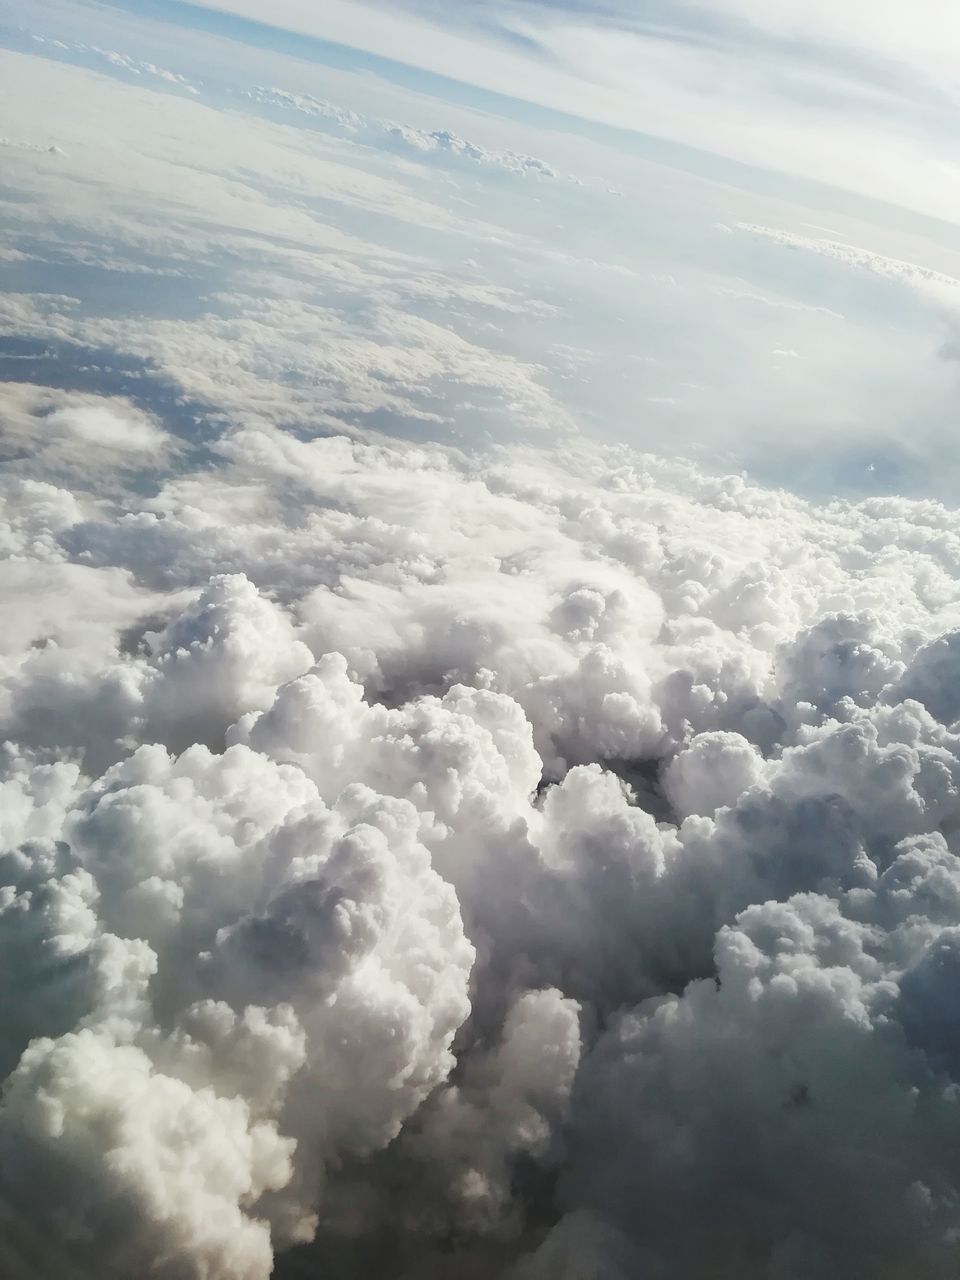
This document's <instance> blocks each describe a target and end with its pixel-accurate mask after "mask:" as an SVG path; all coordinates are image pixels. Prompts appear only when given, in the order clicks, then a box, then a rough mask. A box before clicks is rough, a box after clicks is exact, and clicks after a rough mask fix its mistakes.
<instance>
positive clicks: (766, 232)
mask: <svg viewBox="0 0 960 1280" xmlns="http://www.w3.org/2000/svg"><path fill="white" fill-rule="evenodd" d="M737 226H738V228H739V230H740V231H745V232H747V233H748V234H750V235H753V236H759V237H762V238H763V239H766V240H772V241H774V243H776V244H781V245H784V246H786V247H787V248H789V249H801V250H803V251H804V252H806V253H814V254H818V255H819V256H821V257H825V258H830V259H832V260H833V261H834V262H839V263H842V264H843V266H846V267H853V268H855V269H857V270H859V271H865V272H867V273H869V274H870V275H873V276H879V277H880V278H881V279H882V280H891V281H893V282H894V283H895V284H900V285H903V286H905V287H906V288H907V289H912V290H913V291H914V292H915V293H917V294H919V295H920V297H922V298H923V299H924V300H925V301H928V302H934V303H936V304H937V305H939V306H941V307H944V308H945V309H947V310H949V311H950V312H955V311H956V310H957V308H958V306H960V280H958V279H957V278H956V277H955V276H950V275H946V274H945V273H944V272H942V271H936V270H934V269H933V268H932V267H924V266H920V265H919V264H917V263H915V262H904V261H902V260H901V259H900V258H891V257H889V256H888V255H887V254H883V253H876V252H875V251H873V250H870V249H862V248H860V247H859V246H857V245H853V244H846V243H844V242H843V241H841V240H828V239H825V238H822V237H819V236H805V235H798V234H797V233H796V232H793V231H785V230H783V229H782V228H780V227H764V226H758V225H756V224H755V223H750V222H741V223H738V224H737Z"/></svg>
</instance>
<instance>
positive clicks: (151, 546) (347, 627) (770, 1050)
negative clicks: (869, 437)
mask: <svg viewBox="0 0 960 1280" xmlns="http://www.w3.org/2000/svg"><path fill="white" fill-rule="evenodd" d="M28 407H29V406H28ZM110 412H119V409H117V408H116V407H115V408H114V409H113V410H111V411H110ZM107 413H108V410H107V409H106V408H105V407H102V406H101V407H97V406H96V405H94V404H92V403H89V402H88V403H86V404H85V405H83V406H75V407H73V408H69V407H60V408H57V409H56V411H55V412H54V413H53V415H52V416H51V418H49V419H47V421H50V422H52V424H53V426H52V427H51V430H53V429H56V430H57V431H60V432H61V433H67V434H70V433H72V434H74V435H77V434H79V436H80V437H81V438H87V437H89V435H90V433H91V432H93V431H94V429H95V428H96V430H97V431H100V432H102V430H103V429H104V424H107V425H108V426H109V424H110V423H111V422H113V421H116V419H115V418H114V419H111V418H109V417H105V416H104V415H105V414H107ZM139 429H140V430H141V431H142V432H145V431H146V430H147V424H145V423H144V424H143V426H142V427H141V428H139ZM131 439H132V440H133V442H134V443H135V444H136V443H137V439H138V437H137V435H136V434H134V435H133V436H132V437H131ZM144 439H146V437H144ZM214 452H215V454H216V456H217V458H218V465H217V466H216V467H215V468H210V467H208V466H204V467H202V468H201V469H199V470H196V471H189V470H188V471H184V472H180V473H178V474H177V475H175V476H174V477H172V478H168V479H167V480H165V481H163V480H161V482H160V483H159V487H158V489H157V491H156V493H155V495H154V496H153V497H150V498H141V499H137V498H135V497H134V496H133V495H132V494H131V493H130V492H127V493H126V496H125V497H123V498H122V499H118V498H117V497H116V496H110V494H109V491H108V490H104V491H103V492H102V493H100V494H98V493H96V492H95V491H94V492H91V491H87V492H83V491H82V490H80V489H77V490H76V491H75V492H71V491H68V490H67V489H64V488H59V487H57V486H56V485H55V484H54V483H52V482H50V481H48V480H43V479H34V480H30V481H20V482H17V481H12V480H10V479H7V480H6V481H5V482H4V523H3V525H2V539H3V546H4V549H5V553H6V556H7V559H6V561H5V562H4V565H3V573H4V583H5V589H6V591H7V592H8V596H7V598H8V599H9V600H10V601H12V602H14V604H13V610H12V612H13V616H14V618H15V619H16V624H15V625H14V626H13V627H12V628H10V629H9V630H8V631H7V633H6V634H5V636H4V638H3V650H2V673H3V684H2V689H3V695H2V703H0V715H2V721H3V725H2V731H3V737H4V738H6V739H7V740H8V745H7V746H6V747H5V748H4V755H3V760H2V778H3V781H2V784H0V787H2V793H3V796H2V806H0V845H2V859H0V872H2V883H3V886H4V887H3V890H2V897H0V955H2V965H0V973H2V975H3V976H2V985H3V995H4V1008H5V1010H6V1015H7V1016H6V1018H5V1025H4V1032H3V1036H2V1039H0V1056H2V1058H3V1064H2V1067H0V1070H2V1071H3V1073H4V1074H5V1075H6V1084H5V1086H4V1093H3V1102H2V1105H0V1150H2V1152H3V1160H2V1161H0V1170H2V1173H0V1184H2V1196H3V1203H4V1206H5V1213H6V1214H7V1216H8V1218H9V1220H10V1221H11V1222H13V1223H15V1224H16V1235H15V1237H14V1239H15V1240H19V1241H21V1242H22V1244H21V1245H17V1246H16V1247H17V1248H18V1249H19V1250H20V1252H21V1254H22V1256H23V1257H25V1258H26V1257H30V1256H33V1257H41V1256H42V1257H46V1258H50V1257H53V1256H63V1257H69V1258H70V1259H71V1263H72V1265H73V1266H74V1268H75V1270H77V1273H78V1274H79V1275H87V1274H90V1275H92V1274H97V1275H109V1276H116V1277H118V1278H119V1277H125V1276H129V1275H130V1274H133V1273H134V1272H136V1273H137V1274H144V1275H156V1276H159V1277H163V1278H164V1280H168V1278H169V1280H201V1277H203V1278H205V1280H237V1278H238V1277H239V1278H241V1280H265V1278H266V1277H267V1276H268V1275H269V1274H270V1273H271V1269H272V1268H273V1267H274V1266H275V1267H276V1274H277V1275H280V1276H282V1275H284V1274H290V1275H294V1274H298V1273H299V1272H298V1271H297V1268H298V1267H299V1268H303V1267H306V1268H307V1274H310V1273H311V1271H316V1272H317V1273H320V1272H322V1271H323V1270H324V1269H327V1270H328V1271H329V1273H330V1274H345V1275H346V1274H360V1273H362V1272H364V1271H367V1272H368V1271H369V1270H371V1269H374V1270H376V1269H377V1268H379V1269H380V1270H381V1271H382V1272H383V1273H388V1274H392V1275H398V1276H399V1275H403V1276H405V1277H410V1278H411V1280H412V1278H419V1277H423V1278H424V1280H427V1278H428V1277H436V1276H438V1275H440V1276H454V1275H457V1276H459V1275H477V1276H484V1277H498V1278H499V1277H503V1278H504V1280H540V1278H541V1277H543V1278H545V1277H547V1276H550V1277H555V1276H558V1275H560V1276H569V1277H571V1280H572V1278H573V1277H580V1276H583V1275H586V1274H591V1275H593V1274H602V1275H604V1276H609V1277H613V1278H616V1277H624V1278H625V1280H634V1278H635V1277H636V1278H639V1277H661V1276H662V1277H666V1276H668V1275H673V1274H678V1273H679V1274H683V1275H684V1276H689V1277H693V1278H698V1277H703V1278H704V1280H706V1278H707V1277H708V1276H709V1277H716V1276H731V1277H732V1276H737V1277H748V1278H753V1277H756V1280H800V1278H801V1277H806V1276H809V1275H810V1274H811V1273H812V1272H815V1273H816V1274H817V1275H820V1276H824V1277H833V1276H837V1277H840V1276H844V1277H855V1278H857V1280H860V1278H862V1280H873V1278H874V1277H876V1276H880V1275H889V1276H891V1277H893V1276H900V1275H908V1274H909V1275H911V1276H914V1277H922V1278H923V1280H928V1278H929V1280H939V1277H943V1276H946V1275H948V1274H951V1270H952V1268H953V1267H954V1265H955V1260H956V1252H955V1248H956V1246H955V1243H954V1241H955V1237H956V1232H957V1228H958V1225H960V1221H958V1218H960V1210H958V1203H960V1166H958V1164H957V1160H956V1157H955V1155H954V1151H955V1148H956V1145H957V1144H956V1142H955V1140H954V1130H955V1128H956V1126H957V1115H956V1114H955V1112H956V1105H957V1104H956V1095H957V1081H958V1079H960V1057H958V1049H957V1044H958V1031H957V1029H958V1027H960V1007H958V1004H957V997H956V990H955V988H956V982H955V973H956V971H957V969H958V964H960V961H958V959H957V956H958V954H960V941H958V937H960V935H958V926H960V855H958V850H957V847H956V841H957V832H958V830H960V734H958V732H957V725H956V723H955V722H956V721H957V720H958V717H960V702H958V700H957V697H956V693H955V689H954V686H955V684H956V673H957V663H958V661H960V659H958V654H960V644H958V642H957V636H958V634H960V604H958V599H960V590H958V587H957V569H958V561H960V524H958V519H957V516H956V514H955V513H954V512H952V511H950V510H948V509H946V508H944V507H942V506H940V505H938V504H936V503H932V502H926V503H911V502H907V501H905V500H898V499H890V500H871V501H869V502H865V503H861V504H856V505H851V504H845V503H836V504H832V505H827V506H821V507H813V506H810V505H807V504H805V503H803V502H801V501H800V500H798V499H794V498H791V497H789V496H787V495H785V494H783V493H779V492H774V491H767V490H763V489H759V488H755V487H751V486H750V485H748V484H747V483H746V482H745V481H744V480H743V479H742V478H740V477H736V476H733V477H725V478H714V477H710V476H708V475H704V474H701V473H699V472H697V471H695V470H693V469H692V468H689V467H686V466H684V465H680V464H675V463H665V462H662V461H658V460H657V459H655V458H652V457H645V456H641V455H637V454H633V453H630V452H629V451H627V450H607V451H604V450H598V449H595V448H594V449H587V448H586V447H582V448H579V449H577V448H576V447H574V446H571V447H570V450H569V451H568V452H567V453H566V454H564V455H561V456H557V457H554V458H553V459H551V458H549V457H548V456H547V455H546V454H544V453H542V452H540V451H538V450H534V449H521V448H515V449H511V450H507V449H504V450H501V451H500V452H498V453H496V454H494V455H493V456H492V457H488V458H486V459H484V460H482V461H481V460H479V459H473V458H466V457H462V456H459V455H457V454H454V453H451V452H445V451H443V450H441V449H429V450H426V449H415V448H411V447H404V446H401V445H363V444H359V443H357V442H351V441H349V440H347V439H346V438H344V437H331V438H329V439H321V440H314V441H298V440H296V439H294V438H293V437H291V436H289V435H286V434H283V433H281V432H279V431H273V430H270V429H266V428H264V429H256V430H253V429H237V430H235V431H233V432H228V433H227V434H226V435H225V436H224V437H223V438H222V439H221V441H220V442H219V443H218V444H217V445H216V446H215V450H214ZM50 465H51V467H54V466H63V465H65V464H64V462H63V460H62V459H61V458H59V457H55V458H54V459H53V461H51V463H50ZM105 483H108V481H107V480H105ZM41 584H47V586H46V587H45V588H44V590H40V586H41ZM44 591H47V592H48V593H49V598H47V596H45V594H44ZM868 1222H869V1223H870V1224H871V1226H870V1229H869V1231H868V1230H867V1229H866V1227H865V1224H866V1223H868ZM42 1250H46V1253H42V1252H38V1251H42ZM31 1251H32V1253H31Z"/></svg>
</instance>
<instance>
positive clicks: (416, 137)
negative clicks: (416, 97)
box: [242, 85, 575, 181]
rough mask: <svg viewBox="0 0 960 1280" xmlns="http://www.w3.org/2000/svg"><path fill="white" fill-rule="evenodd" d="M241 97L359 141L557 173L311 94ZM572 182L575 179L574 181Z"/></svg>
mask: <svg viewBox="0 0 960 1280" xmlns="http://www.w3.org/2000/svg"><path fill="white" fill-rule="evenodd" d="M242 96H243V97H245V98H246V99H248V100H249V101H251V102H255V103H257V104H258V105H260V106H264V107H273V108H279V109H280V110H283V111H292V112H296V113H298V114H299V115H302V116H306V117H308V118H313V119H316V120H323V121H325V122H326V123H327V124H329V125H334V126H336V127H337V128H338V129H342V130H344V131H345V132H346V133H348V134H350V135H354V136H358V137H359V138H360V139H361V140H363V141H369V142H372V143H373V144H374V145H376V146H381V147H397V148H400V149H401V150H404V151H410V152H413V153H414V154H416V153H420V154H421V155H424V154H428V155H440V156H443V157H446V158H448V159H453V160H466V161H469V162H471V163H473V164H478V165H486V166H493V167H494V168H498V169H504V170H506V171H507V172H509V173H514V174H518V175H519V176H521V177H524V176H528V175H532V176H534V177H537V178H556V177H558V176H559V175H558V174H557V172H556V170H555V169H553V168H551V166H550V165H549V164H547V162H546V161H545V160H539V159H537V157H536V156H530V155H525V154H523V153H522V152H518V151H491V150H490V149H489V148H488V147H484V146H481V145H480V144H479V143H477V142H471V141H470V140H469V139H467V138H461V137H459V136H458V135H457V134H456V133H453V132H451V130H449V129H430V130H427V129H418V128H416V127H414V126H413V125H409V124H399V123H397V122H396V121H394V120H379V119H376V118H375V117H366V116H362V115H358V113H357V112H355V111H350V110H347V109H346V108H344V107H338V106H337V105H336V104H335V103H332V102H327V101H326V100H325V99H323V98H315V97H314V96H313V95H312V94H309V93H307V94H300V93H291V92H289V90H286V89H278V88H276V87H267V86H265V85H257V87H256V88H255V89H247V90H244V91H243V94H242ZM574 181H575V180H574Z"/></svg>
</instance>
